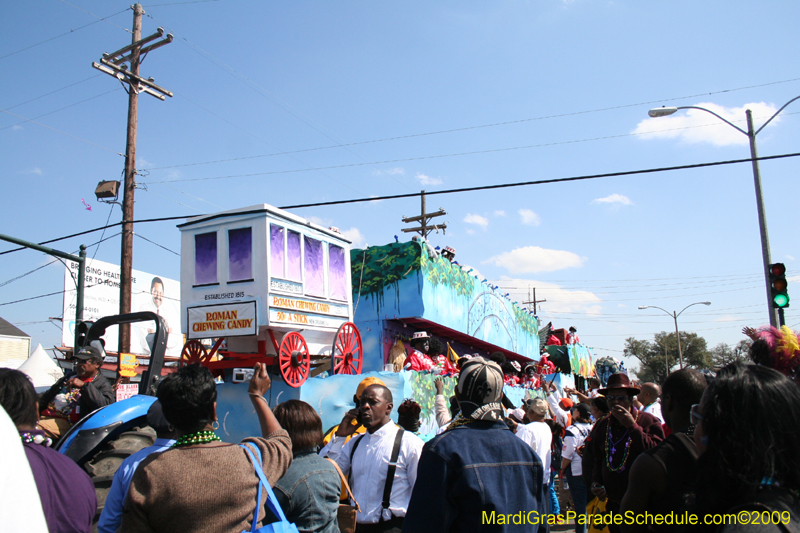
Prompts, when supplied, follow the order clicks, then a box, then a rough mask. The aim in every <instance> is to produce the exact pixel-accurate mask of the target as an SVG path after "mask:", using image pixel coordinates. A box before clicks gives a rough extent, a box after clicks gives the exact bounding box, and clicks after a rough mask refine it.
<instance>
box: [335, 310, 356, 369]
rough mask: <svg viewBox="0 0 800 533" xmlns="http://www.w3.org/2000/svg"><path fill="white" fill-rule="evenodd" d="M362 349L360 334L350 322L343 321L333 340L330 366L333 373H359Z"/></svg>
mask: <svg viewBox="0 0 800 533" xmlns="http://www.w3.org/2000/svg"><path fill="white" fill-rule="evenodd" d="M363 353H364V349H363V346H362V345H361V334H360V333H359V332H358V328H357V327H356V325H355V324H353V323H352V322H345V323H344V324H342V325H341V327H339V331H337V332H336V337H335V338H334V341H333V353H332V355H331V357H332V358H333V361H331V368H332V369H333V370H332V373H333V374H360V373H361V363H362V361H363Z"/></svg>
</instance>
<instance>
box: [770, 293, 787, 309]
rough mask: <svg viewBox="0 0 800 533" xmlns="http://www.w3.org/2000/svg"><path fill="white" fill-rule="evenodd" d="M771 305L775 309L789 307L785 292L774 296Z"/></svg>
mask: <svg viewBox="0 0 800 533" xmlns="http://www.w3.org/2000/svg"><path fill="white" fill-rule="evenodd" d="M772 303H773V304H774V305H775V307H778V308H784V307H789V295H788V294H786V293H785V292H784V293H781V294H776V295H775V296H774V297H773V298H772Z"/></svg>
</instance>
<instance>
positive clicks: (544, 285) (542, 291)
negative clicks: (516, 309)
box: [481, 276, 603, 327]
mask: <svg viewBox="0 0 800 533" xmlns="http://www.w3.org/2000/svg"><path fill="white" fill-rule="evenodd" d="M481 279H483V278H481ZM494 284H495V285H499V286H500V289H498V290H499V291H502V292H503V294H505V293H506V292H510V293H511V296H510V298H511V299H512V300H515V301H517V302H523V301H527V300H528V287H536V299H537V300H547V302H546V303H544V304H542V307H546V309H547V311H546V312H545V311H544V310H541V311H539V316H545V315H547V316H548V317H550V318H552V319H553V321H554V322H556V321H558V320H560V319H559V318H558V317H554V316H553V315H557V314H559V313H578V314H587V315H594V316H598V315H602V314H603V308H602V305H601V303H602V300H601V299H600V297H599V296H597V295H596V294H594V293H593V292H590V291H576V290H569V289H564V288H562V287H561V286H560V285H556V284H555V283H549V282H546V281H537V280H531V279H512V278H509V277H506V276H503V278H502V279H501V280H499V281H496V282H494ZM550 318H548V320H549V319H550ZM578 327H579V326H578Z"/></svg>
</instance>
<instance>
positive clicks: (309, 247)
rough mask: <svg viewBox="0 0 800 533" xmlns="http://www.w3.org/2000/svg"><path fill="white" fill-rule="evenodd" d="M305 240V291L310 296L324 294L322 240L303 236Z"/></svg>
mask: <svg viewBox="0 0 800 533" xmlns="http://www.w3.org/2000/svg"><path fill="white" fill-rule="evenodd" d="M303 239H304V240H305V248H306V254H305V274H306V279H305V292H306V294H310V295H312V296H322V297H324V296H325V280H324V279H323V272H322V270H323V268H322V267H323V264H324V260H323V252H322V241H318V240H316V239H312V238H310V237H303Z"/></svg>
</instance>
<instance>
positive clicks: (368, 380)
mask: <svg viewBox="0 0 800 533" xmlns="http://www.w3.org/2000/svg"><path fill="white" fill-rule="evenodd" d="M370 385H383V386H384V387H385V386H386V383H384V382H383V381H381V380H380V379H379V378H376V377H371V376H370V377H368V378H364V379H362V380H361V383H359V384H358V389H356V398H358V399H359V400H360V399H361V395H362V394H364V389H366V388H367V387H369V386H370Z"/></svg>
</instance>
